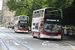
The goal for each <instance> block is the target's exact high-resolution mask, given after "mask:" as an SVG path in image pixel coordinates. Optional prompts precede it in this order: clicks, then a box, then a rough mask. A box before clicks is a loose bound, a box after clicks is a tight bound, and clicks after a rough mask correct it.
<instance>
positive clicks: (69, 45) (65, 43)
mask: <svg viewBox="0 0 75 50" xmlns="http://www.w3.org/2000/svg"><path fill="white" fill-rule="evenodd" d="M61 42H63V43H65V44H67V45H69V46H70V47H72V48H73V49H74V50H75V47H74V46H73V45H71V44H69V43H67V42H64V41H61Z"/></svg>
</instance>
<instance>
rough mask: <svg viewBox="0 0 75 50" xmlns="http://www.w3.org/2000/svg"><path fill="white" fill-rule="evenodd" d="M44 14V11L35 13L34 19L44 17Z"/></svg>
mask: <svg viewBox="0 0 75 50" xmlns="http://www.w3.org/2000/svg"><path fill="white" fill-rule="evenodd" d="M43 14H44V10H39V11H35V12H33V17H43Z"/></svg>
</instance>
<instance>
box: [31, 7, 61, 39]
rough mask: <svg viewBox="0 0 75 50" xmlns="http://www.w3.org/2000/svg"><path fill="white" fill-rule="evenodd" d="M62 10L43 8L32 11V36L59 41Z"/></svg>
mask: <svg viewBox="0 0 75 50" xmlns="http://www.w3.org/2000/svg"><path fill="white" fill-rule="evenodd" d="M61 19H62V10H61V9H58V8H52V7H50V8H44V9H39V10H35V11H33V18H32V28H31V31H32V36H33V38H34V37H37V38H52V39H61V34H62V27H61V26H62V24H61V23H62V21H61Z"/></svg>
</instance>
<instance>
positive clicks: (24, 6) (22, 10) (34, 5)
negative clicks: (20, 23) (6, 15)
mask: <svg viewBox="0 0 75 50" xmlns="http://www.w3.org/2000/svg"><path fill="white" fill-rule="evenodd" d="M72 2H74V0H20V1H19V0H18V1H16V0H9V1H8V2H7V3H6V5H7V7H8V8H9V10H10V11H16V14H15V16H18V15H29V17H30V20H29V21H30V25H31V20H32V13H33V11H34V10H37V9H41V8H45V7H57V8H61V9H62V10H63V14H64V16H65V13H67V12H66V9H67V7H70V6H71V5H72ZM63 21H64V20H63Z"/></svg>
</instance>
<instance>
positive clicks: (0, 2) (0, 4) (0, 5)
mask: <svg viewBox="0 0 75 50" xmlns="http://www.w3.org/2000/svg"><path fill="white" fill-rule="evenodd" d="M0 10H2V1H1V0H0Z"/></svg>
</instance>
